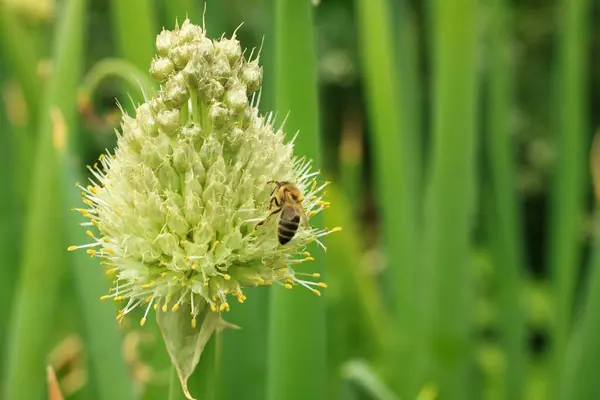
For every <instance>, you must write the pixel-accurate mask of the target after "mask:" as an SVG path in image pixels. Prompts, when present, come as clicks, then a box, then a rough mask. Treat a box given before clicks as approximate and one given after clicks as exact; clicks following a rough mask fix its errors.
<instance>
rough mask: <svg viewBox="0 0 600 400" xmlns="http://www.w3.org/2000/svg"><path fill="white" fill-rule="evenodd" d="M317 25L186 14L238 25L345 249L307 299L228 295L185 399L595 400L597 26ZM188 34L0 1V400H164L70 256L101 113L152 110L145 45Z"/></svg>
mask: <svg viewBox="0 0 600 400" xmlns="http://www.w3.org/2000/svg"><path fill="white" fill-rule="evenodd" d="M313 3H315V2H311V1H310V0H207V5H206V9H207V11H206V17H205V19H206V27H207V29H208V35H209V37H212V38H218V37H220V36H221V34H223V33H225V34H226V35H227V36H229V35H231V33H232V32H233V31H234V30H235V29H236V28H237V27H238V26H239V25H240V24H241V23H242V22H243V25H242V26H241V27H240V28H239V30H238V38H239V39H240V41H241V43H242V46H243V47H246V48H248V49H251V48H253V47H261V46H262V52H261V64H262V65H263V67H264V85H263V91H262V101H261V109H262V110H263V111H264V112H268V111H270V110H275V111H278V112H279V114H280V115H285V114H286V113H287V112H288V111H290V113H291V114H290V117H289V120H288V124H287V125H286V127H287V130H288V134H291V133H293V132H295V131H296V130H300V136H299V139H298V141H297V143H298V144H297V151H298V152H299V153H300V154H308V155H309V156H311V157H312V158H314V159H315V160H316V161H317V164H318V165H320V166H321V167H322V169H323V171H324V173H325V175H326V176H327V177H328V179H330V180H331V181H332V182H333V183H332V186H331V188H330V190H329V193H328V200H329V201H331V203H332V207H331V208H330V209H329V210H327V212H326V213H325V216H324V217H323V218H324V224H325V226H328V227H333V226H342V227H343V231H342V232H339V233H336V234H335V235H331V236H329V237H328V238H327V240H326V245H327V246H328V251H327V253H326V254H325V253H323V252H321V251H319V250H317V249H313V250H314V253H315V254H316V255H315V258H317V262H316V264H315V265H313V267H315V268H316V270H319V271H320V272H321V273H322V274H323V276H324V277H325V281H326V282H327V283H328V286H329V288H328V289H327V290H325V291H324V296H323V297H321V298H320V299H319V300H318V302H314V301H313V302H308V303H307V302H306V301H305V299H304V298H303V297H302V296H304V294H300V293H293V295H296V296H298V297H297V298H291V297H285V296H286V295H282V294H281V293H280V292H281V291H282V290H281V291H280V290H279V289H280V288H279V287H275V288H272V289H264V288H261V289H257V290H250V291H249V292H248V294H247V296H248V300H247V301H246V303H245V304H244V305H243V306H241V305H234V306H233V309H232V311H231V312H230V313H229V314H227V315H226V318H227V320H228V321H231V322H233V323H235V324H238V325H240V326H242V328H243V329H242V330H240V331H228V332H226V333H224V334H222V335H220V336H218V337H216V338H213V339H212V341H211V344H210V345H209V347H208V351H207V352H206V353H205V354H204V355H203V356H202V359H201V361H200V366H199V367H198V369H197V371H196V373H195V374H194V376H193V377H192V382H191V387H192V393H194V394H195V395H196V396H197V398H198V399H237V400H240V399H270V400H280V399H351V400H354V399H356V400H362V399H382V400H391V399H419V400H428V399H435V398H439V399H460V400H463V399H597V398H600V384H599V383H598V379H597V376H596V371H598V368H600V341H599V340H598V338H600V254H599V253H598V252H599V250H598V248H597V246H596V245H595V244H594V243H595V241H597V239H598V236H597V235H598V234H600V222H599V221H597V218H596V217H595V204H596V202H595V201H594V179H593V177H594V176H595V177H596V179H597V180H599V181H600V175H598V173H600V166H599V165H598V164H600V153H598V154H596V152H599V151H600V148H597V147H598V146H595V147H593V146H592V140H593V137H594V136H593V135H594V131H595V129H596V128H597V124H598V121H597V120H596V118H594V117H595V116H596V115H598V113H599V112H600V108H599V107H600V103H598V101H597V99H598V96H599V95H600V79H599V76H598V74H596V73H595V72H596V69H597V68H595V66H596V65H597V62H598V61H600V59H598V55H599V54H600V25H598V24H593V23H592V21H595V20H597V19H598V18H599V17H600V2H598V1H594V0H551V1H541V0H521V1H508V0H423V1H419V0H353V1H352V0H321V2H320V4H318V5H315V4H313ZM317 3H318V2H317ZM203 9H204V2H203V1H202V0H111V1H105V0H0V181H1V182H2V183H1V184H0V188H1V190H0V273H1V277H0V304H1V305H2V306H1V307H0V345H1V346H0V360H1V361H2V363H0V398H2V399H11V400H12V399H26V400H30V399H42V398H44V399H59V398H60V397H52V396H53V395H52V391H53V389H57V388H60V391H61V392H62V395H63V396H64V398H67V399H98V400H108V399H124V400H128V399H166V398H170V399H176V398H179V393H178V388H179V387H178V382H174V383H170V379H171V378H170V366H169V361H168V356H167V354H166V351H165V349H164V345H163V343H162V339H161V337H160V334H159V331H158V329H157V328H156V327H155V324H154V323H148V324H146V326H145V327H140V326H139V324H138V321H139V318H137V317H136V316H132V317H128V318H126V319H125V321H124V322H123V323H122V324H121V325H118V324H117V323H116V321H115V320H114V316H115V313H116V307H114V306H113V305H112V304H110V303H105V302H100V301H99V300H98V298H99V297H100V295H102V294H104V293H105V292H106V290H107V288H108V286H109V283H110V282H109V278H108V277H106V276H105V275H104V273H103V271H102V268H101V267H100V265H99V262H98V261H97V260H94V259H89V258H88V257H87V256H85V255H79V254H72V253H67V252H66V248H67V245H68V244H72V243H79V242H81V241H82V240H83V239H82V235H83V229H81V228H80V227H79V226H77V223H78V222H80V221H79V220H78V218H77V215H73V214H75V213H72V212H70V211H69V210H70V208H71V207H78V206H79V203H80V199H79V196H78V193H77V189H76V188H74V187H73V183H74V182H75V181H77V180H80V181H83V180H84V179H86V175H85V174H86V170H85V168H84V166H85V164H87V163H93V162H94V160H96V159H97V157H98V155H99V154H100V153H102V152H103V151H104V149H105V148H108V149H112V148H113V147H114V146H115V143H116V136H115V134H114V129H115V128H118V123H119V110H118V108H117V102H116V100H118V102H119V103H120V104H122V105H123V106H124V108H125V109H126V110H128V111H131V110H133V107H132V106H131V104H132V101H131V100H133V102H136V103H137V102H139V101H141V100H142V99H143V95H142V90H140V88H143V89H144V91H145V92H146V93H151V92H152V90H154V89H155V88H156V87H157V85H156V83H154V82H153V81H152V80H151V79H150V77H149V75H148V72H147V71H148V68H149V63H150V60H151V58H152V56H153V54H154V38H155V36H156V35H157V34H158V33H159V32H160V29H161V28H162V27H166V28H168V29H172V28H173V27H174V25H175V20H176V19H178V20H179V21H180V22H181V21H183V19H184V18H185V17H186V15H187V16H189V18H190V19H191V20H192V22H194V23H196V24H201V23H202V11H203ZM130 99H131V100H130ZM592 149H595V151H592ZM590 166H591V167H592V168H591V172H590ZM594 166H595V167H594ZM310 272H312V270H311V271H310ZM294 292H295V291H294ZM305 304H309V306H306V307H305V306H304V305H305ZM47 366H51V367H52V370H53V371H54V373H55V375H56V382H57V383H58V386H57V385H56V384H55V383H52V382H54V381H53V380H52V379H49V378H47V375H46V372H47ZM48 382H50V383H48ZM170 388H171V390H170Z"/></svg>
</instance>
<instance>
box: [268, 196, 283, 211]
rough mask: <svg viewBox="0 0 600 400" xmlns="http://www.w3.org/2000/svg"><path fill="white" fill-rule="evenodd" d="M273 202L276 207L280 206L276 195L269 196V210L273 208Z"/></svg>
mask: <svg viewBox="0 0 600 400" xmlns="http://www.w3.org/2000/svg"><path fill="white" fill-rule="evenodd" d="M273 203H275V205H276V206H277V207H281V203H280V202H279V200H277V197H271V201H270V202H269V210H270V209H271V208H273Z"/></svg>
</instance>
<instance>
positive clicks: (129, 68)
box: [81, 58, 156, 98]
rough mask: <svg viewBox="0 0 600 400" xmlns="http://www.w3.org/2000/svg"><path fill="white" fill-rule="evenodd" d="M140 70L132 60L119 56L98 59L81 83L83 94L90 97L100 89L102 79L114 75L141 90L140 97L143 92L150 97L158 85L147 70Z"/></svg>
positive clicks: (130, 86)
mask: <svg viewBox="0 0 600 400" xmlns="http://www.w3.org/2000/svg"><path fill="white" fill-rule="evenodd" d="M146 70H147V68H146V69H144V70H140V69H139V68H137V67H136V66H135V65H133V64H131V63H130V62H127V61H124V60H121V59H118V58H105V59H102V60H100V61H98V62H97V63H96V64H94V66H93V67H92V69H91V70H90V71H89V72H88V73H87V75H86V77H85V79H84V82H83V84H82V85H81V95H83V96H87V97H88V98H89V97H91V96H92V95H93V93H94V92H95V91H96V90H97V89H98V86H100V83H101V82H102V80H104V79H106V78H108V77H110V76H114V77H117V78H120V79H122V80H123V81H124V82H125V83H127V86H128V87H129V88H130V89H133V90H135V91H139V92H140V93H139V95H140V96H139V97H141V95H142V93H145V94H146V96H148V97H150V96H152V95H153V94H154V90H155V88H156V85H155V83H154V81H153V80H152V79H150V77H149V76H148V74H147V73H146V72H145V71H146Z"/></svg>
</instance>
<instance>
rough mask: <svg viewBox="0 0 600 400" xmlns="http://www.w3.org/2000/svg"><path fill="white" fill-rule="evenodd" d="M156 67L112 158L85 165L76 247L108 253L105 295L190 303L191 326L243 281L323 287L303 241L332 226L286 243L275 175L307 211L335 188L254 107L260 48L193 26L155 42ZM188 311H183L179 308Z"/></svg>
mask: <svg viewBox="0 0 600 400" xmlns="http://www.w3.org/2000/svg"><path fill="white" fill-rule="evenodd" d="M156 50H157V55H156V57H155V58H154V60H153V61H152V65H151V68H150V72H151V74H152V76H153V77H154V78H155V79H157V80H158V81H160V83H161V87H160V90H159V92H158V94H157V95H156V96H155V97H153V98H151V99H147V100H146V102H145V103H144V104H142V105H140V106H139V107H137V109H136V113H135V117H132V116H129V115H126V114H125V113H124V115H123V119H122V123H121V132H117V135H118V143H117V148H116V149H115V151H114V154H110V153H107V154H103V155H101V156H100V158H99V160H98V163H96V164H94V165H93V166H91V167H89V169H90V171H91V174H92V175H93V178H92V179H90V182H91V184H90V185H87V186H82V185H80V186H79V187H80V188H81V189H82V191H83V193H82V194H83V201H84V203H85V204H86V205H87V208H82V209H77V210H78V211H79V212H80V213H81V214H83V215H84V216H85V217H87V218H89V219H90V222H86V223H84V225H87V226H90V229H92V230H94V231H92V230H89V231H87V233H88V235H89V236H90V238H91V242H90V243H88V244H84V245H81V246H71V247H70V248H69V250H75V249H86V251H87V252H88V253H89V254H90V255H91V256H93V257H99V258H102V259H103V261H102V263H103V264H105V265H106V266H107V273H108V274H109V275H112V276H114V277H115V280H114V285H113V287H112V288H111V290H110V293H109V294H107V295H106V296H104V298H106V299H109V298H110V299H114V300H121V301H122V302H123V304H124V307H123V308H122V309H121V311H120V312H119V315H118V318H122V317H123V316H125V315H126V314H127V313H129V312H131V311H132V310H133V309H135V308H136V307H143V308H144V311H145V312H144V317H143V318H142V320H141V324H142V325H143V324H144V323H145V321H146V318H147V315H148V312H149V310H151V309H152V308H153V309H155V310H160V311H162V312H169V313H170V312H176V311H177V310H178V309H180V308H182V309H183V308H184V306H185V310H186V311H187V310H189V312H190V316H189V318H190V321H191V324H192V327H195V326H196V318H197V316H198V314H199V313H200V312H201V311H202V310H203V309H204V308H205V306H206V305H208V306H209V307H208V308H209V309H210V310H211V311H212V312H221V311H227V310H229V301H230V300H231V298H234V299H237V300H238V301H239V302H240V303H243V302H244V300H245V299H246V297H245V295H244V288H245V287H248V286H257V285H271V284H273V283H275V284H279V285H282V286H284V287H286V288H292V287H294V286H297V285H300V286H303V287H305V288H307V289H309V290H311V291H312V292H314V293H315V294H317V295H318V294H320V292H319V291H318V289H317V288H318V287H325V284H324V283H320V282H316V281H314V279H311V278H318V276H319V274H318V273H303V272H298V271H297V269H299V267H300V264H302V263H304V262H306V261H311V260H312V257H311V255H310V254H309V253H308V252H306V251H305V250H306V249H305V248H306V246H307V244H309V243H311V242H317V243H318V244H319V245H320V246H322V247H324V246H323V244H322V243H321V242H320V241H319V237H321V236H324V235H326V234H328V233H330V232H334V231H336V230H338V229H339V228H334V229H331V230H327V229H319V228H316V227H312V226H311V225H310V221H309V223H308V224H300V227H299V229H298V232H297V233H296V235H295V236H294V238H293V239H292V240H291V241H290V242H289V243H287V244H285V245H280V244H279V242H278V240H277V223H278V217H277V216H276V217H273V218H270V219H269V221H268V222H267V223H266V224H264V225H262V226H260V227H259V228H255V227H256V225H257V223H258V222H260V221H262V220H263V219H265V217H266V216H267V215H268V214H269V201H270V198H271V193H272V191H273V189H274V186H273V185H272V184H267V182H269V181H273V180H277V181H290V182H293V183H295V184H296V185H297V186H298V187H299V188H300V190H301V191H302V192H303V194H304V200H303V202H302V206H303V208H304V210H305V211H306V214H307V215H308V216H309V217H311V216H313V215H315V214H317V213H319V212H320V211H322V210H323V209H325V208H327V206H328V203H327V202H325V201H323V200H322V191H323V188H324V187H325V186H326V184H327V183H323V184H319V183H318V182H317V180H316V178H317V176H318V174H319V172H318V171H313V170H312V167H311V162H310V161H308V160H305V159H304V158H302V157H297V156H295V155H294V153H293V140H292V141H291V142H286V141H285V137H284V133H283V131H282V129H281V128H275V127H274V126H273V116H272V114H269V115H267V116H262V115H260V114H259V111H258V107H257V105H258V98H259V97H260V95H259V89H260V85H261V79H262V69H261V67H260V66H259V64H258V55H257V56H256V57H255V58H253V53H252V52H251V53H250V55H249V56H248V58H245V56H244V52H243V51H242V49H241V47H240V44H239V42H238V41H237V40H236V38H235V34H234V35H233V37H232V38H230V39H227V38H221V39H220V40H211V39H209V38H208V37H206V34H205V31H204V29H203V28H202V27H200V26H197V25H193V24H191V23H190V22H189V21H187V20H186V21H185V22H184V23H183V24H182V25H181V27H179V28H176V29H175V30H173V31H168V30H163V31H162V33H160V34H159V35H158V37H157V39H156ZM180 312H181V311H180Z"/></svg>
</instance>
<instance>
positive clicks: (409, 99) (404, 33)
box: [396, 1, 424, 218]
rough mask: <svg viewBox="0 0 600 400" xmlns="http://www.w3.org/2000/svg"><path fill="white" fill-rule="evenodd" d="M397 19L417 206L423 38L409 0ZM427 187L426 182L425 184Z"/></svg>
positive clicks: (401, 90) (402, 91)
mask: <svg viewBox="0 0 600 400" xmlns="http://www.w3.org/2000/svg"><path fill="white" fill-rule="evenodd" d="M397 8H399V10H398V11H396V13H397V15H398V19H399V21H400V23H399V24H397V25H398V26H397V30H396V32H397V36H398V40H397V47H398V48H399V51H398V52H397V53H398V55H399V56H400V57H399V61H398V63H399V65H400V68H401V71H403V73H402V75H398V77H397V80H398V82H399V83H400V86H399V88H398V91H399V93H400V94H401V95H402V96H403V98H402V102H403V105H404V106H405V107H406V110H407V111H406V112H405V118H404V121H405V126H406V127H405V128H404V129H406V132H410V133H411V134H407V135H406V136H407V146H408V148H410V154H411V157H412V159H411V161H412V163H413V166H412V167H411V168H410V172H411V173H412V177H411V184H412V189H413V192H414V195H415V196H416V200H415V201H416V204H417V208H419V205H420V204H421V201H420V200H421V198H422V193H423V187H422V186H420V184H421V182H422V181H423V175H424V174H423V156H424V154H423V148H424V140H423V138H424V135H423V133H424V132H423V121H422V118H423V94H422V86H423V84H422V82H421V76H420V71H421V70H422V68H421V63H420V43H421V41H422V40H420V38H419V35H418V32H417V21H416V16H415V13H414V11H413V10H411V9H410V7H408V6H407V5H406V1H400V2H399V3H398V4H397ZM423 186H424V185H423ZM421 213H422V210H421V209H420V208H419V210H418V213H417V215H418V216H419V218H420V217H421Z"/></svg>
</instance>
